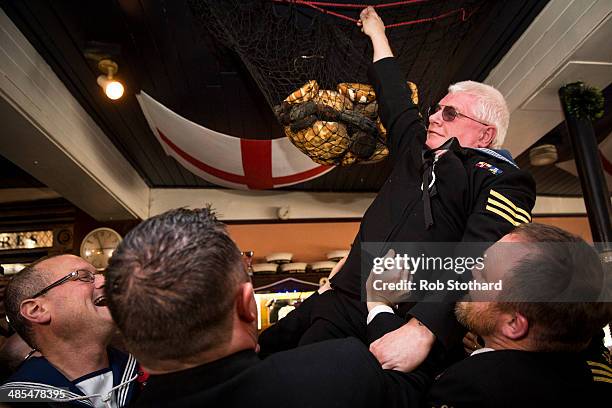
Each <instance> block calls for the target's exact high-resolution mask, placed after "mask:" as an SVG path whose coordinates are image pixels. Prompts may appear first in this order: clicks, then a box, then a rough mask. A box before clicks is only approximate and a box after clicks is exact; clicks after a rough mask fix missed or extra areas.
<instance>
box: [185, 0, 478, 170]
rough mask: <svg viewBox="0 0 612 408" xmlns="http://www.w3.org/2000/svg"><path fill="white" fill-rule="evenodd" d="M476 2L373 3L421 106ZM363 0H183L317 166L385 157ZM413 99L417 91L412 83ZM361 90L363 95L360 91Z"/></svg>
mask: <svg viewBox="0 0 612 408" xmlns="http://www.w3.org/2000/svg"><path fill="white" fill-rule="evenodd" d="M482 3H483V2H482V1H475V0H466V1H453V2H447V1H440V0H407V1H396V2H379V4H376V5H374V7H375V8H376V9H377V12H378V13H379V15H380V16H381V18H382V19H383V21H384V22H385V24H386V33H387V36H388V37H389V40H390V43H391V45H392V47H393V49H394V54H395V55H396V58H397V60H398V63H399V64H400V67H401V68H402V69H403V71H404V72H406V78H407V79H408V80H410V81H411V82H412V83H414V84H416V85H417V86H418V96H419V98H420V101H419V102H421V103H422V104H423V105H424V106H425V105H429V104H431V102H432V98H434V97H436V95H439V93H440V91H443V88H444V87H445V86H446V84H441V81H440V77H441V75H440V73H441V72H443V71H444V66H445V65H446V64H447V63H448V61H449V60H450V59H452V58H453V55H455V53H457V51H458V50H459V47H460V46H461V43H462V40H463V39H464V38H465V36H466V35H467V33H468V32H469V30H470V29H471V28H472V26H473V24H474V22H475V21H476V19H477V17H478V12H479V10H480V9H481V8H482V7H481V6H482ZM366 6H367V5H366V4H354V3H344V2H336V3H332V2H324V1H305V0H304V1H302V0H295V1H286V0H267V1H266V0H224V1H218V0H191V1H190V7H191V9H192V12H193V14H194V17H195V19H196V20H197V21H198V23H199V24H200V26H201V27H202V29H204V30H206V32H208V33H209V34H210V35H212V37H213V38H214V39H215V40H216V41H217V42H219V43H220V44H222V45H223V46H225V47H227V48H228V49H230V50H231V51H232V52H234V53H235V54H236V55H237V56H238V57H239V58H240V60H241V61H242V63H243V64H244V66H245V67H246V68H247V70H248V71H249V73H250V74H251V76H252V77H253V79H254V80H255V82H256V83H257V85H258V87H259V89H260V90H261V92H262V94H263V95H264V97H265V99H266V100H267V102H268V104H269V105H270V107H271V108H272V109H274V111H275V113H276V116H277V118H278V119H279V122H280V123H281V125H282V126H283V127H284V128H285V133H286V135H287V136H288V137H289V138H290V139H291V140H292V141H293V143H294V144H295V145H296V146H297V147H298V148H299V149H300V150H302V151H303V152H304V153H305V154H307V155H309V156H310V157H311V158H312V159H313V160H314V161H316V162H319V163H322V164H333V165H349V164H353V163H369V162H374V161H378V160H381V159H383V158H384V157H385V156H386V155H387V154H388V151H387V149H386V147H385V137H386V131H385V130H384V127H383V126H382V124H381V123H380V120H379V119H378V115H377V106H376V101H375V95H370V94H369V92H371V89H370V88H369V86H368V85H367V78H366V71H367V66H368V64H369V63H370V62H371V58H372V49H371V45H370V41H369V39H368V38H367V37H366V36H365V35H364V34H362V33H361V30H360V28H359V27H357V26H356V24H355V22H356V21H357V19H358V18H359V12H360V11H361V9H363V8H364V7H366ZM407 86H410V87H411V89H412V90H413V93H412V94H413V100H416V96H417V91H416V89H415V87H414V86H412V85H407ZM364 95H365V96H364Z"/></svg>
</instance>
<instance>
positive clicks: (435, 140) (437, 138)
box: [425, 132, 447, 149]
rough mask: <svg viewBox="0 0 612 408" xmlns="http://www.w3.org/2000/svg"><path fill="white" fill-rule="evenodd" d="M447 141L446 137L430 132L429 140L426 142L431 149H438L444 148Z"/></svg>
mask: <svg viewBox="0 0 612 408" xmlns="http://www.w3.org/2000/svg"><path fill="white" fill-rule="evenodd" d="M446 139H447V138H446V137H444V136H441V135H439V134H437V133H432V132H428V133H427V140H426V141H425V144H426V145H427V147H429V148H430V149H437V148H438V147H440V146H442V145H443V144H444V143H445V142H446Z"/></svg>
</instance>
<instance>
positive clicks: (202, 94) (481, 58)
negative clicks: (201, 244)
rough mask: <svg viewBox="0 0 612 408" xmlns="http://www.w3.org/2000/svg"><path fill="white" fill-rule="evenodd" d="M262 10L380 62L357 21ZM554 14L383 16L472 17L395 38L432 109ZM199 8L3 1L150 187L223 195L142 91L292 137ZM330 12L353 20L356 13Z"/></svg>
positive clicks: (360, 179)
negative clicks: (321, 31) (107, 90)
mask: <svg viewBox="0 0 612 408" xmlns="http://www.w3.org/2000/svg"><path fill="white" fill-rule="evenodd" d="M255 3H262V4H263V6H262V5H259V6H257V7H268V8H269V7H275V8H276V9H275V10H276V11H278V12H287V10H288V8H289V7H292V9H291V10H292V12H295V13H296V15H297V16H298V18H299V24H304V23H305V22H306V23H308V21H311V20H316V21H318V22H319V24H322V25H327V26H331V27H332V28H333V29H335V30H336V29H337V30H338V32H340V34H341V35H343V36H345V37H346V39H347V40H348V41H349V42H351V43H352V44H356V46H355V50H354V51H353V52H361V55H358V57H359V58H358V59H357V60H358V61H363V60H367V59H369V58H371V57H370V55H371V50H370V49H369V47H368V46H367V41H365V40H364V37H363V34H361V33H360V32H359V30H358V29H356V28H355V27H354V26H353V23H348V22H346V21H345V20H344V19H341V18H337V17H334V16H333V15H323V14H321V13H319V12H317V11H315V10H312V9H310V8H308V7H304V6H296V5H292V6H290V5H287V4H284V3H275V4H274V5H271V2H267V1H264V2H253V4H255ZM340 3H350V1H346V0H343V1H340ZM374 3H388V1H380V2H374ZM194 4H195V6H194ZM546 4H547V2H546V1H538V0H531V1H529V0H528V1H521V2H515V1H513V2H507V1H502V0H499V1H473V0H470V1H456V2H452V3H449V2H445V1H441V0H432V1H427V2H423V3H419V4H417V5H409V6H408V5H407V6H401V7H403V8H400V9H399V10H398V9H397V8H395V9H384V10H383V11H381V15H382V17H383V18H384V20H385V21H386V22H387V23H394V22H399V21H408V20H423V19H427V18H431V17H436V16H441V15H444V14H445V13H448V12H452V11H453V10H460V9H465V10H467V12H468V13H470V14H471V15H470V16H469V18H467V19H466V20H465V21H463V20H461V19H458V18H455V17H452V16H451V17H449V18H448V19H446V18H442V19H440V20H436V21H435V22H423V23H420V24H414V25H410V26H406V27H399V28H392V29H388V33H389V37H391V41H392V44H393V45H394V46H395V47H396V48H399V49H400V50H399V51H398V54H399V55H400V62H401V64H402V67H403V69H404V70H405V71H406V72H408V73H409V77H411V78H414V79H415V82H417V83H418V84H419V87H420V88H419V89H420V94H421V96H422V100H423V105H427V104H429V103H431V102H432V101H435V100H437V99H439V98H440V97H441V96H442V95H443V94H444V93H445V89H446V87H447V86H448V85H449V84H450V83H452V82H456V81H459V80H464V79H473V80H479V81H482V80H484V79H485V78H486V77H487V75H488V74H489V73H490V71H491V70H492V69H493V68H494V67H495V66H496V65H497V64H498V62H499V61H500V60H501V59H502V58H503V56H504V55H505V54H506V53H507V52H508V50H509V49H510V47H511V46H512V45H513V44H514V42H515V41H516V40H517V39H518V38H519V37H520V36H521V34H522V33H523V32H524V30H525V29H526V28H527V27H528V26H529V25H530V24H531V22H532V21H533V20H534V18H535V17H536V16H537V15H538V13H539V12H540V11H541V10H542V9H543V8H544V6H545V5H546ZM197 5H198V2H197V1H192V2H191V6H192V7H190V4H189V2H187V1H183V0H173V1H164V0H115V1H87V2H83V1H78V0H55V1H51V0H48V1H44V0H29V1H18V0H14V1H10V0H0V6H1V7H2V9H3V10H4V12H5V13H6V14H7V15H8V16H9V17H10V19H11V20H12V21H13V23H14V24H15V25H16V26H17V27H18V28H19V30H20V31H21V32H22V33H23V35H24V36H25V37H26V38H27V39H28V41H29V42H30V43H31V44H32V45H33V46H34V48H35V49H36V50H37V51H38V53H39V54H40V55H41V56H42V57H43V58H44V60H45V61H46V62H47V63H48V64H49V66H50V67H51V68H52V69H53V71H54V72H55V74H56V75H57V76H58V77H59V78H60V79H61V81H62V82H63V83H64V85H65V86H66V88H67V89H68V90H69V91H70V92H71V93H72V95H73V96H74V97H75V98H76V100H77V101H78V102H79V103H80V104H81V105H82V107H83V108H84V109H85V110H86V112H87V113H88V114H89V115H90V116H91V118H92V119H93V120H94V121H95V123H96V124H97V125H98V126H99V127H100V129H102V131H103V132H104V134H105V135H106V136H107V137H108V139H109V140H110V141H111V142H112V143H113V144H114V145H115V147H116V148H117V149H118V151H119V152H120V153H121V154H122V155H123V156H124V157H125V158H126V159H127V160H128V162H129V163H130V164H131V165H132V167H133V168H134V169H135V170H136V171H137V172H138V174H139V175H140V177H142V179H143V180H144V181H145V183H146V184H147V185H148V186H149V187H188V188H212V187H215V188H216V187H217V186H214V185H212V184H210V183H208V182H206V181H204V180H202V179H200V178H198V177H197V176H195V175H193V174H192V173H190V172H189V171H187V170H185V169H184V168H183V167H182V166H180V165H179V164H178V163H177V162H176V161H175V160H174V159H173V158H171V157H169V156H166V154H165V153H164V151H163V149H162V148H161V146H160V145H159V143H158V142H157V140H156V138H155V137H154V135H153V134H152V133H151V130H150V129H149V126H148V124H147V122H146V120H145V118H144V116H143V114H142V112H141V110H140V107H139V105H138V103H137V101H136V98H135V96H134V95H135V94H136V93H137V92H138V91H139V90H143V91H145V92H147V93H148V94H149V95H151V96H152V97H154V98H155V99H157V100H158V101H159V102H161V103H162V104H164V105H166V106H167V107H169V108H170V109H172V110H173V111H175V112H176V113H178V114H179V115H181V116H184V117H186V118H188V119H189V120H192V121H194V122H196V123H198V124H201V125H203V126H205V127H208V128H210V129H213V130H216V131H218V132H222V133H226V134H229V135H232V136H236V137H241V138H253V139H273V138H277V137H283V135H282V129H281V127H280V125H279V124H278V123H277V121H276V119H275V117H274V115H273V113H272V110H271V108H270V104H269V103H268V102H270V97H269V96H270V93H269V92H268V90H266V89H264V90H262V89H260V87H259V85H258V84H260V85H261V81H257V80H256V79H257V78H255V79H254V76H253V73H254V72H253V69H252V67H251V66H250V65H249V64H248V61H247V62H246V63H245V60H244V58H245V56H244V53H242V54H241V53H240V52H236V50H233V49H230V48H228V47H227V44H226V43H225V42H223V41H220V38H218V37H217V36H215V35H214V33H211V32H210V31H207V30H206V29H203V28H202V24H201V21H196V20H201V16H195V17H194V14H193V11H192V10H197ZM331 10H333V11H337V12H339V13H340V12H341V13H344V15H346V16H348V17H353V18H355V17H356V16H357V13H358V11H357V10H350V9H349V10H348V11H347V10H345V9H331ZM196 14H197V13H196ZM271 31H273V30H271ZM440 33H441V34H440ZM438 34H440V35H438ZM264 35H265V33H264ZM287 41H288V40H287ZM92 50H98V51H100V50H102V51H103V52H107V53H109V54H111V55H113V59H115V60H116V61H117V62H118V64H119V67H120V69H119V77H120V78H121V80H122V81H123V82H124V83H125V84H126V88H127V92H126V95H125V96H124V97H123V98H122V99H120V100H119V101H116V102H111V101H110V100H108V99H107V98H106V97H104V96H103V94H102V93H101V90H100V88H99V87H98V86H97V84H96V80H95V79H96V77H97V75H98V74H99V72H98V71H97V68H96V65H95V62H93V61H91V60H89V59H87V58H85V53H86V52H88V51H90V52H91V51H92ZM247 67H249V68H247ZM351 69H352V70H353V71H354V72H357V71H359V72H360V74H359V75H361V76H362V75H363V74H364V73H365V69H366V67H365V66H363V67H362V66H361V65H360V64H359V65H357V66H356V67H355V66H353V67H352V68H351ZM266 97H268V99H266ZM560 140H562V138H561V139H560ZM0 153H1V152H0ZM521 161H523V162H524V160H522V159H521V157H519V162H521ZM0 167H2V168H3V169H10V168H11V167H12V165H11V164H10V162H9V161H8V160H0ZM541 170H542V169H533V171H534V173H536V178H537V179H538V190H542V191H546V192H547V193H548V194H553V195H554V194H561V195H563V194H569V195H575V194H580V191H579V184H578V183H577V180H576V178H575V177H574V176H572V175H570V174H569V173H565V172H564V171H563V170H560V169H557V168H551V169H545V171H546V172H548V173H551V172H552V173H555V174H556V175H557V177H560V178H561V179H563V180H561V181H555V182H553V181H551V180H552V178H551V177H549V176H544V177H539V178H538V177H537V173H538V172H539V171H541ZM10 171H12V172H16V170H14V169H12V170H10ZM388 172H389V166H388V164H387V163H386V162H382V163H378V164H374V165H358V166H351V167H343V168H337V169H335V170H333V171H332V172H330V173H327V174H325V175H324V176H321V177H319V178H317V179H314V180H311V181H308V182H305V183H301V184H298V185H294V186H291V187H286V188H285V190H304V191H328V192H345V191H348V192H374V191H378V189H379V188H380V186H381V184H382V183H383V182H384V180H385V178H386V176H387V174H388ZM548 173H547V174H548ZM22 178H23V177H22ZM26 183H32V181H31V180H28V181H26ZM577 188H578V189H577Z"/></svg>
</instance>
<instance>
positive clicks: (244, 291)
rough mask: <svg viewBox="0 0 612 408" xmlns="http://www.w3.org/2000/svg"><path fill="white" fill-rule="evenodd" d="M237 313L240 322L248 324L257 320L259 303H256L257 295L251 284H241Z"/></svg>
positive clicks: (237, 300)
mask: <svg viewBox="0 0 612 408" xmlns="http://www.w3.org/2000/svg"><path fill="white" fill-rule="evenodd" d="M236 311H237V312H238V317H239V318H240V320H243V321H245V322H247V323H252V322H253V321H256V320H257V302H255V294H254V292H253V284H252V283H251V282H245V283H242V284H240V286H239V289H238V295H237V299H236Z"/></svg>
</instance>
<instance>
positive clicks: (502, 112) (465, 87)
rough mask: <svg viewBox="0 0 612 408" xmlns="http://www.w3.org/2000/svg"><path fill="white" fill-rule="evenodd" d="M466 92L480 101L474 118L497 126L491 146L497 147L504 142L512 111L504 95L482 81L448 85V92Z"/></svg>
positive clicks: (475, 108)
mask: <svg viewBox="0 0 612 408" xmlns="http://www.w3.org/2000/svg"><path fill="white" fill-rule="evenodd" d="M456 92H464V93H467V94H470V95H474V96H476V97H477V98H478V102H477V103H476V105H475V106H474V109H473V112H474V116H475V118H474V119H478V120H481V121H483V122H484V123H488V124H490V125H493V126H495V128H496V129H497V136H495V139H493V140H492V141H491V144H490V145H489V147H491V148H494V149H497V148H499V147H501V145H502V144H503V143H504V139H505V137H506V132H507V130H508V123H509V122H510V112H509V111H508V105H507V104H506V100H505V99H504V96H503V95H502V94H501V92H499V91H498V90H497V89H495V88H493V87H492V86H490V85H485V84H482V83H480V82H474V81H462V82H457V83H456V84H453V85H451V86H449V87H448V93H449V94H452V93H456Z"/></svg>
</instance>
